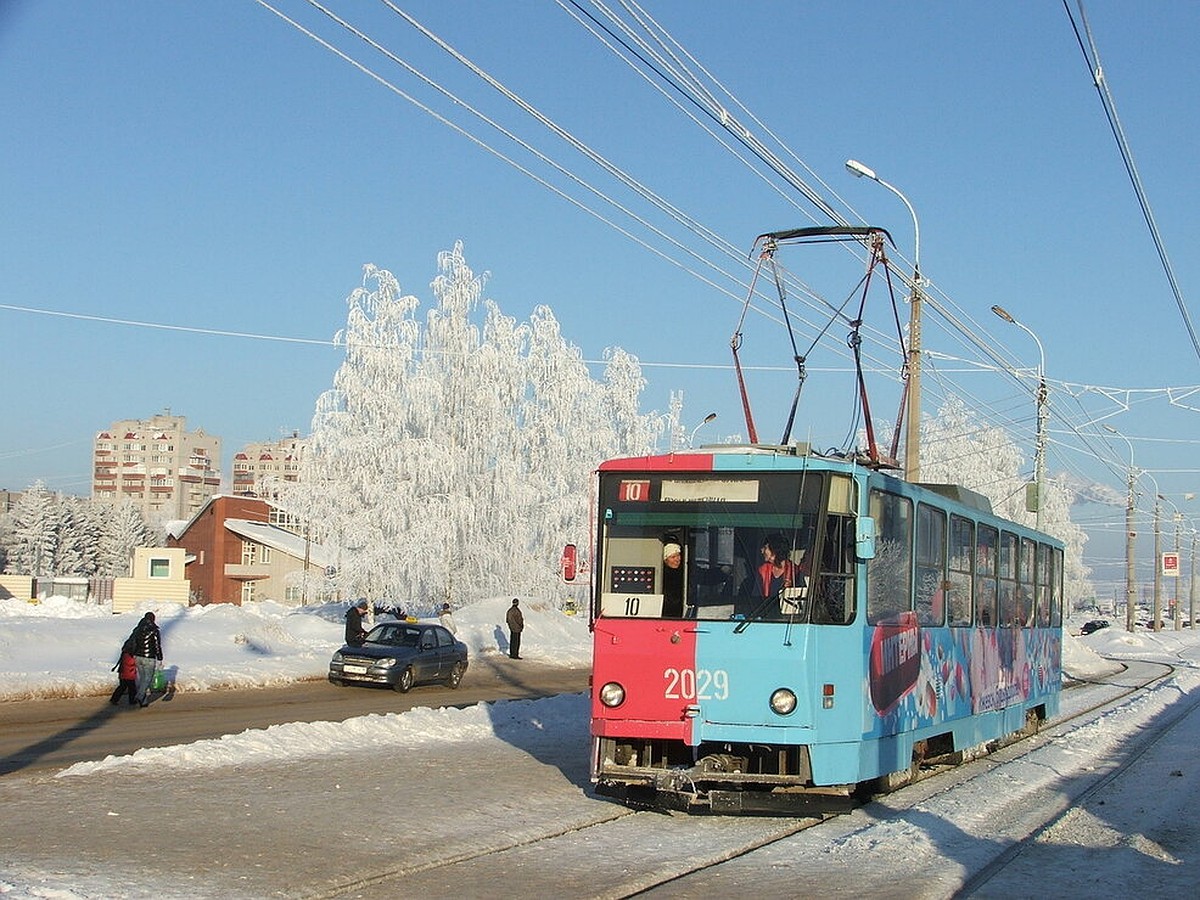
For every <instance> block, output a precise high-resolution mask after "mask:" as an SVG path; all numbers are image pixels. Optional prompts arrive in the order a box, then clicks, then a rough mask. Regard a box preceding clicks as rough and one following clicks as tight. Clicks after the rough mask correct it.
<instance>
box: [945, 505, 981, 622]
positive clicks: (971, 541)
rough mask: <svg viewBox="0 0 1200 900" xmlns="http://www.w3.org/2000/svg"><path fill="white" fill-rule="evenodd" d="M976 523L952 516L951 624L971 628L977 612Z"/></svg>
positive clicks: (948, 582)
mask: <svg viewBox="0 0 1200 900" xmlns="http://www.w3.org/2000/svg"><path fill="white" fill-rule="evenodd" d="M974 557H975V523H974V522H972V521H971V520H970V519H964V518H963V517H962V516H951V517H950V560H949V564H950V571H949V576H948V577H947V579H946V581H947V584H949V586H950V589H949V591H948V594H949V597H948V601H949V602H948V603H947V605H946V611H947V612H948V613H949V622H948V624H950V625H970V624H971V616H972V613H973V612H974V605H975V603H974V600H975V592H974V585H975V579H974V577H973V576H972V573H973V571H974V565H973V562H974Z"/></svg>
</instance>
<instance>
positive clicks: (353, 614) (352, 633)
mask: <svg viewBox="0 0 1200 900" xmlns="http://www.w3.org/2000/svg"><path fill="white" fill-rule="evenodd" d="M366 614H367V598H366V597H363V598H362V599H361V600H359V601H358V602H357V603H355V604H354V605H353V606H352V607H350V609H348V610H347V611H346V643H347V644H349V645H350V646H351V647H361V646H362V645H363V644H365V643H366V642H367V630H366V629H365V628H363V624H362V621H363V616H365V615H366Z"/></svg>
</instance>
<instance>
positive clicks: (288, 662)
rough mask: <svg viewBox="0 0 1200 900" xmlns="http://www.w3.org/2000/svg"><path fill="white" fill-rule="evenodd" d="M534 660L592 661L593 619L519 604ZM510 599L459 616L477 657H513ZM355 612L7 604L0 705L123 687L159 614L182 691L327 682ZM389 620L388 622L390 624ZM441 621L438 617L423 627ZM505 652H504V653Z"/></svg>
mask: <svg viewBox="0 0 1200 900" xmlns="http://www.w3.org/2000/svg"><path fill="white" fill-rule="evenodd" d="M519 599H520V600H521V609H522V610H523V611H524V613H525V623H526V625H525V641H526V643H525V645H524V646H523V648H522V649H523V650H524V651H525V653H526V655H528V657H529V658H530V659H533V660H537V661H538V662H542V663H548V664H551V665H562V666H585V665H588V664H589V663H590V662H591V658H592V651H591V639H590V635H589V633H588V629H587V618H586V616H568V615H564V614H563V612H562V611H561V610H559V609H558V608H557V607H556V606H554V605H553V604H550V603H547V602H542V601H538V600H536V599H529V598H526V597H520V598H519ZM512 600H513V597H512V595H511V594H509V595H505V596H503V597H497V598H493V599H489V600H484V601H480V602H478V603H473V604H470V605H468V606H464V607H462V608H460V609H456V610H453V613H454V620H455V625H456V627H457V629H458V633H457V635H456V636H457V638H458V639H459V640H460V641H462V642H463V643H465V644H466V645H467V650H468V652H469V654H470V657H471V658H472V659H477V658H479V657H481V656H486V655H488V654H493V653H500V652H502V651H503V652H507V648H508V643H507V641H508V631H507V629H506V628H505V627H504V614H505V613H506V612H507V611H508V608H509V606H510V605H511V604H512ZM347 607H348V604H345V603H341V604H339V603H330V604H324V605H320V606H307V607H286V606H282V605H279V604H276V603H273V602H270V601H266V602H261V603H248V604H245V605H243V606H233V605H231V604H223V603H222V604H213V605H211V606H193V607H181V606H178V605H174V604H160V605H154V604H146V605H142V606H139V607H138V608H137V609H136V610H133V611H131V612H127V613H121V614H118V615H114V614H113V612H112V609H111V607H109V606H107V605H95V604H86V603H80V602H77V601H74V600H67V599H65V598H62V597H51V598H49V599H48V600H46V601H45V602H43V603H38V604H31V603H27V602H23V601H21V600H0V700H22V699H28V698H34V697H36V698H48V697H83V696H90V695H92V694H103V693H106V692H108V691H111V690H112V689H113V688H114V687H115V686H116V681H115V678H116V676H115V675H113V674H112V672H111V669H112V666H113V664H114V663H115V662H116V660H117V656H118V654H119V652H120V648H121V644H122V642H123V641H124V640H125V638H126V637H127V636H128V635H129V633H130V632H131V631H132V630H133V627H134V626H135V625H136V624H137V623H138V621H139V620H140V619H141V617H142V615H143V614H144V613H145V612H146V611H148V610H152V611H153V612H154V614H155V618H156V619H157V621H158V625H159V629H160V630H161V631H162V639H163V648H164V649H163V656H164V659H163V665H164V668H165V669H166V670H167V673H168V675H169V676H170V677H171V678H172V680H173V681H174V683H175V688H176V690H182V691H203V690H212V689H215V688H222V687H254V686H265V685H279V684H286V683H288V682H291V681H299V680H303V679H312V678H324V677H325V676H326V674H327V672H328V670H329V657H330V656H332V655H333V652H334V651H335V650H337V649H338V647H340V646H342V643H343V641H342V637H343V634H344V631H345V614H346V609H347ZM384 618H389V617H388V616H380V617H379V620H380V621H382V620H383V619H384ZM422 621H429V622H436V621H437V619H436V618H428V619H422ZM502 645H503V646H502Z"/></svg>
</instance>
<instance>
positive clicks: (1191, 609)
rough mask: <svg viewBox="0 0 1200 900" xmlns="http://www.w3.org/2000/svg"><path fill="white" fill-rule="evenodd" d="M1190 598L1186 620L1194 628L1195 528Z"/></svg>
mask: <svg viewBox="0 0 1200 900" xmlns="http://www.w3.org/2000/svg"><path fill="white" fill-rule="evenodd" d="M1190 593H1191V600H1190V602H1189V603H1188V621H1189V622H1191V623H1192V627H1193V628H1196V627H1197V625H1196V530H1195V528H1193V529H1192V585H1191V591H1190Z"/></svg>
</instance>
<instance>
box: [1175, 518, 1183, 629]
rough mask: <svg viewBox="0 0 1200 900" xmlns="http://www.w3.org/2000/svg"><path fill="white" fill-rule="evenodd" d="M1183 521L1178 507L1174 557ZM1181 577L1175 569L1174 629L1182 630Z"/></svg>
mask: <svg viewBox="0 0 1200 900" xmlns="http://www.w3.org/2000/svg"><path fill="white" fill-rule="evenodd" d="M1182 521H1183V514H1182V513H1180V512H1179V510H1178V509H1176V510H1175V559H1176V560H1178V559H1179V525H1180V523H1181V522H1182ZM1182 580H1183V578H1182V576H1181V575H1180V572H1179V569H1178V568H1176V569H1175V630H1176V631H1183V607H1182V606H1181V605H1180V603H1179V582H1180V581H1182Z"/></svg>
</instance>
